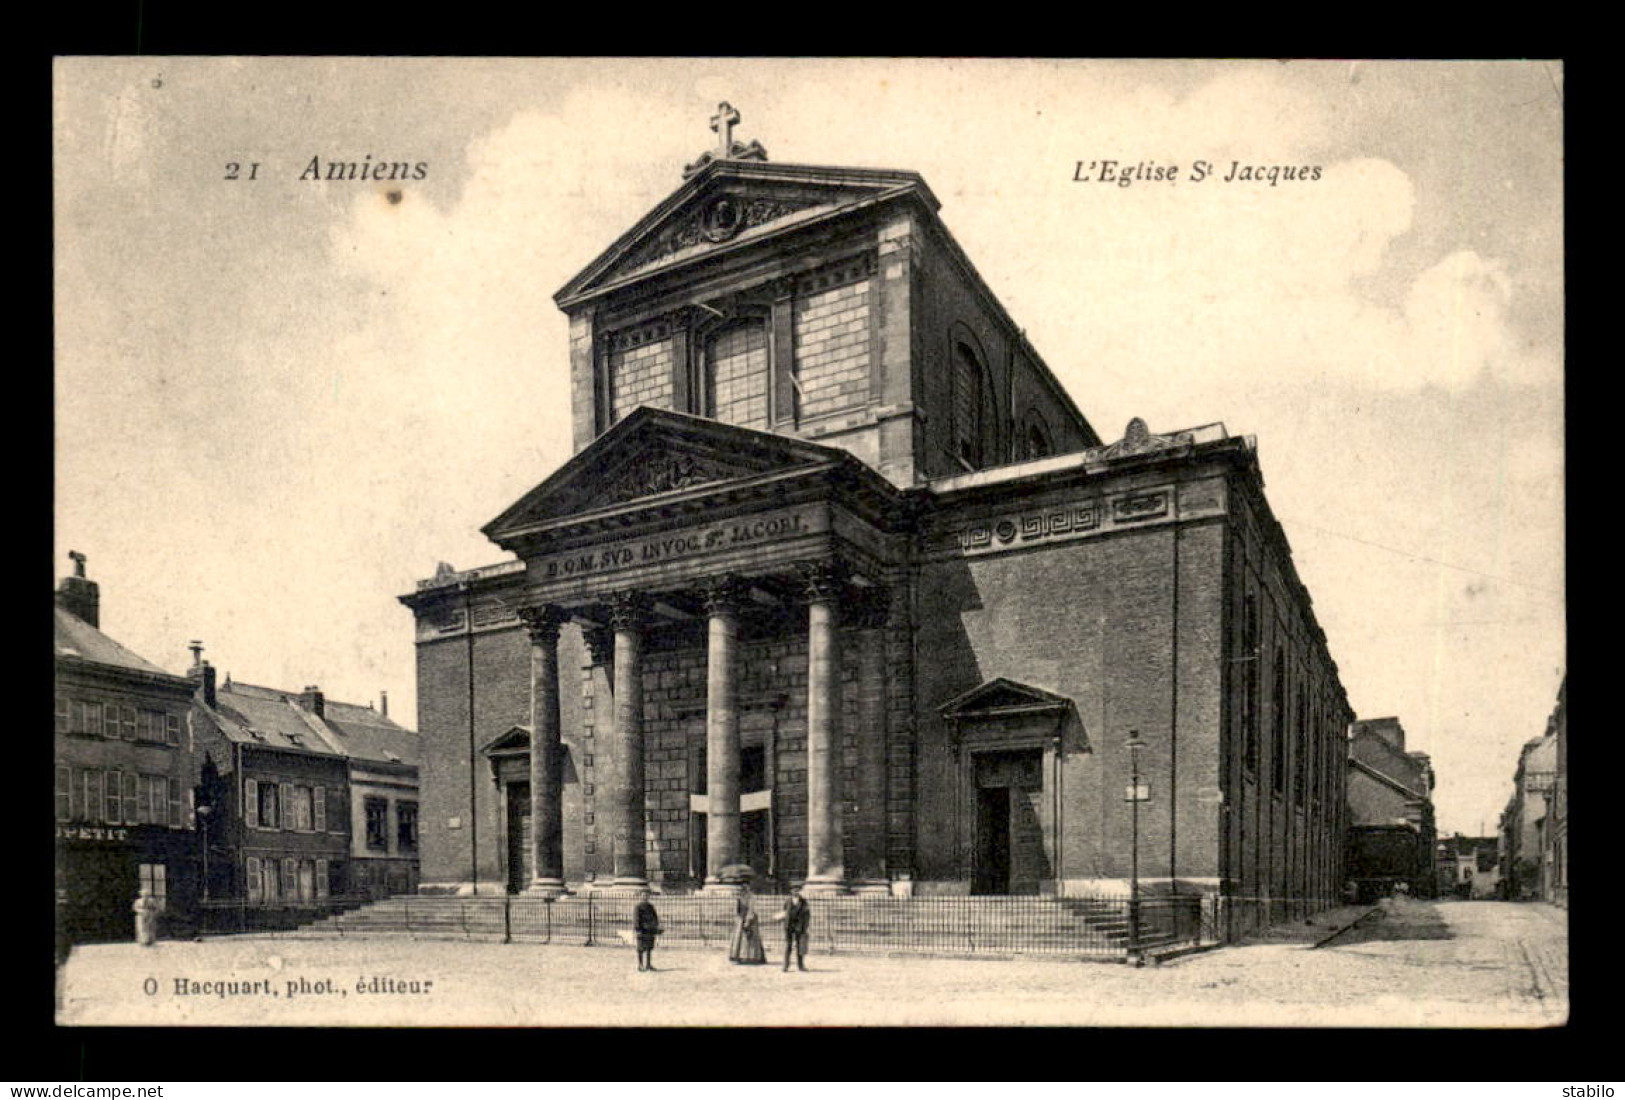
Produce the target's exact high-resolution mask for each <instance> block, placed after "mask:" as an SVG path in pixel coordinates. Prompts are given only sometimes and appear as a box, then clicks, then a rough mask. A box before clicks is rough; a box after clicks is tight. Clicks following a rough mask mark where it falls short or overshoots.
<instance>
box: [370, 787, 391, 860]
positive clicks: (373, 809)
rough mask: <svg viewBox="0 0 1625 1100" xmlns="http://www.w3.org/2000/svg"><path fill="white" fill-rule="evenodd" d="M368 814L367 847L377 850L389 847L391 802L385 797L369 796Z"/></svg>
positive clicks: (385, 849)
mask: <svg viewBox="0 0 1625 1100" xmlns="http://www.w3.org/2000/svg"><path fill="white" fill-rule="evenodd" d="M365 809H366V815H367V847H368V848H370V849H372V850H373V851H376V852H383V851H387V850H388V849H389V802H388V800H387V799H383V798H369V799H367V801H366V803H365Z"/></svg>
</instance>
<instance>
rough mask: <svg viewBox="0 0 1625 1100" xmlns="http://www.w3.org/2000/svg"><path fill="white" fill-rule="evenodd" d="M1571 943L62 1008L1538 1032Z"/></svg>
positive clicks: (467, 969)
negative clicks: (1153, 963)
mask: <svg viewBox="0 0 1625 1100" xmlns="http://www.w3.org/2000/svg"><path fill="white" fill-rule="evenodd" d="M1567 939H1568V937H1567V922H1566V914H1565V913H1564V912H1563V911H1562V910H1557V909H1551V908H1550V907H1548V906H1543V905H1532V904H1516V903H1509V902H1445V903H1434V902H1423V901H1410V900H1405V899H1401V900H1399V901H1395V902H1391V903H1388V904H1385V905H1384V906H1383V908H1382V910H1381V912H1380V913H1379V914H1378V915H1377V916H1376V917H1374V918H1373V919H1371V920H1369V921H1366V922H1362V923H1361V925H1360V926H1359V927H1357V928H1355V929H1353V930H1351V931H1350V932H1348V933H1347V934H1346V935H1344V936H1342V937H1339V939H1337V940H1335V941H1333V942H1332V943H1331V944H1328V945H1327V946H1326V947H1322V948H1319V949H1313V948H1311V947H1310V946H1309V945H1307V944H1304V943H1263V944H1256V945H1247V946H1239V947H1229V948H1225V949H1222V950H1218V951H1211V952H1207V953H1204V954H1199V955H1193V956H1189V957H1187V958H1183V959H1179V960H1176V961H1173V962H1170V963H1168V964H1166V965H1163V966H1160V967H1147V968H1145V969H1135V968H1132V967H1128V966H1118V965H1102V964H1100V963H1077V962H1065V961H1060V960H1055V959H1035V958H1017V959H1014V960H1008V961H1006V960H983V959H978V960H961V959H932V958H898V957H874V956H855V955H849V956H828V955H818V954H814V955H811V956H809V958H808V965H809V967H810V971H809V972H808V973H805V974H802V973H794V972H793V973H789V974H786V973H783V972H782V971H781V970H780V969H779V966H778V965H777V964H774V963H772V962H771V961H770V963H769V965H767V966H758V967H740V966H736V965H733V964H730V963H729V962H728V961H727V959H726V958H725V957H724V952H723V951H722V950H721V949H713V950H709V951H706V950H681V949H668V948H665V947H662V948H661V949H660V950H658V951H656V953H655V963H656V966H657V967H658V968H659V969H657V970H656V971H655V972H654V973H648V974H641V973H637V972H636V970H635V968H634V956H633V953H632V952H631V951H630V950H629V949H627V948H624V947H620V946H601V947H591V948H587V947H578V946H557V945H554V946H548V945H540V944H499V943H469V942H459V941H451V940H411V939H407V938H398V937H392V938H379V939H368V940H364V941H361V940H356V939H353V938H350V939H343V940H337V939H335V940H319V939H274V938H257V937H230V938H226V939H215V940H209V941H205V942H201V943H183V942H165V943H160V944H158V945H157V946H155V947H151V948H140V947H137V946H135V945H126V944H107V945H92V946H87V947H83V948H80V949H78V950H76V951H75V952H74V953H73V956H72V957H71V958H70V959H69V961H68V964H67V966H66V968H65V970H64V973H63V982H62V992H61V1002H60V1004H61V1007H60V1009H59V1013H58V1021H59V1022H60V1023H62V1024H66V1025H201V1026H210V1025H225V1026H241V1025H300V1026H331V1025H362V1026H405V1025H457V1026H510V1027H511V1026H544V1027H545V1026H617V1025H629V1026H662V1025H673V1024H704V1025H724V1026H726V1025H736V1024H740V1023H749V1024H751V1025H756V1026H787V1025H860V1024H871V1025H873V1024H885V1025H906V1026H918V1025H961V1026H963V1025H973V1026H974V1025H1027V1024H1034V1025H1072V1026H1106V1027H1110V1026H1133V1027H1145V1026H1158V1025H1166V1026H1181V1027H1211V1026H1223V1027H1233V1026H1246V1025H1268V1026H1276V1027H1299V1026H1344V1027H1428V1026H1460V1027H1508V1028H1536V1027H1549V1026H1553V1025H1555V1024H1560V1023H1562V1022H1563V1021H1564V1020H1565V1019H1566V1017H1567V1012H1568V946H1567ZM767 946H768V952H769V957H770V960H771V957H772V954H773V951H774V949H775V947H777V946H778V944H777V942H776V941H775V942H770V943H769V944H768V945H767ZM177 983H179V984H177Z"/></svg>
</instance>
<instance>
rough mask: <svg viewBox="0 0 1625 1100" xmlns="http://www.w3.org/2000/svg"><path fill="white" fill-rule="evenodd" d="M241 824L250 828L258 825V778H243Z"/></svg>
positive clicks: (256, 827)
mask: <svg viewBox="0 0 1625 1100" xmlns="http://www.w3.org/2000/svg"><path fill="white" fill-rule="evenodd" d="M243 824H245V825H247V826H248V827H249V828H250V829H258V828H259V827H260V785H259V781H258V780H254V779H245V780H243Z"/></svg>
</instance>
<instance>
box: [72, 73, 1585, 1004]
mask: <svg viewBox="0 0 1625 1100" xmlns="http://www.w3.org/2000/svg"><path fill="white" fill-rule="evenodd" d="M1563 79H1564V69H1563V65H1562V63H1561V62H1559V61H1541V60H1516V61H1493V60H1490V61H1395V60H1383V61H1358V60H1352V61H1351V60H1276V59H1261V60H1244V59H1243V60H1228V61H1220V60H1171V59H1160V60H1132V59H1105V60H1091V59H1042V60H1039V59H1019V58H1003V59H953V58H855V57H854V58H749V57H738V58H702V57H694V58H676V57H638V58H617V57H601V58H451V57H444V58H435V57H400V58H359V57H352V58H338V57H225V56H222V57H200V56H188V57H166V56H130V57H84V56H69V57H57V58H56V59H55V60H54V62H53V66H52V108H53V119H52V140H53V161H52V176H53V195H52V197H53V210H52V230H51V233H52V252H53V274H52V278H53V311H54V312H53V320H54V336H53V340H54V346H53V349H52V350H53V353H54V363H53V373H54V418H53V434H54V443H53V445H54V532H53V535H54V550H53V555H54V556H53V559H52V560H53V568H54V574H53V576H52V578H51V583H52V586H53V593H54V606H53V624H54V637H55V646H54V667H55V704H54V706H55V709H54V716H55V740H54V779H55V812H56V831H55V849H54V852H55V857H54V868H55V896H54V900H55V910H54V920H53V927H54V930H55V938H56V946H55V959H56V965H55V983H56V984H55V1009H54V1011H55V1021H56V1023H57V1024H58V1025H59V1026H61V1027H64V1028H69V1029H71V1028H86V1029H89V1028H103V1027H118V1028H123V1027H155V1026H156V1027H200V1028H209V1027H244V1026H249V1027H303V1028H310V1027H324V1028H325V1027H341V1028H342V1027H367V1028H382V1027H431V1028H452V1027H457V1028H468V1027H546V1028H563V1027H569V1028H582V1027H590V1028H625V1027H639V1028H646V1027H680V1026H705V1027H762V1026H768V1027H793V1026H853V1027H882V1026H886V1027H896V1026H908V1027H947V1026H953V1027H965V1026H972V1027H984V1026H997V1027H1029V1026H1032V1027H1038V1026H1043V1027H1054V1026H1064V1027H1101V1028H1147V1027H1152V1028H1212V1027H1258V1028H1282V1027H1291V1028H1322V1027H1337V1028H1415V1029H1422V1028H1505V1029H1551V1028H1557V1027H1562V1026H1564V1025H1566V1024H1568V1023H1569V1022H1570V1003H1569V950H1568V941H1569V920H1568V918H1569V891H1568V885H1569V876H1568V831H1567V824H1568V799H1567V790H1568V756H1567V709H1566V708H1567V696H1566V691H1567V677H1566V672H1567V660H1568V656H1567V650H1566V630H1567V611H1566V598H1565V591H1566V576H1565V554H1566V547H1565V541H1564V539H1565V536H1564V514H1565V512H1564V509H1565V452H1564V445H1565V424H1564V385H1565V378H1564V376H1565V361H1564V355H1565V348H1564V335H1565V322H1564V318H1565V287H1564V263H1565V257H1564V199H1565V192H1564V148H1563V135H1564V104H1563V86H1564V85H1563Z"/></svg>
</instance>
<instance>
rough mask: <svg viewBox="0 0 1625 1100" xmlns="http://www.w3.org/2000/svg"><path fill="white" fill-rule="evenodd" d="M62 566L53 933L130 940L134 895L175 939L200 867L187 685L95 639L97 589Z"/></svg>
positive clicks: (185, 923) (99, 636)
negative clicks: (150, 905)
mask: <svg viewBox="0 0 1625 1100" xmlns="http://www.w3.org/2000/svg"><path fill="white" fill-rule="evenodd" d="M72 557H73V559H74V574H73V576H70V577H67V578H65V579H64V580H63V581H62V584H61V587H60V588H58V590H57V593H56V607H55V609H54V616H55V622H54V626H55V653H56V746H55V756H56V894H57V921H58V923H59V928H58V933H59V935H61V936H64V937H66V938H67V939H68V940H70V941H72V942H76V943H83V942H90V941H97V940H123V939H130V938H132V937H133V936H134V934H135V916H134V911H133V910H132V908H131V906H132V904H133V903H134V901H135V898H136V895H137V893H138V892H139V891H140V889H141V887H142V886H143V885H145V886H147V887H149V888H150V889H151V891H152V893H153V894H154V895H155V896H156V897H157V898H158V899H159V902H160V904H161V906H162V911H161V915H160V918H159V934H160V935H166V936H167V935H186V934H189V933H190V932H191V931H192V929H193V928H194V927H195V922H196V919H197V905H196V902H197V894H198V865H199V862H200V850H199V844H198V838H197V834H196V832H195V831H194V829H193V815H192V790H193V788H194V787H195V786H196V785H197V782H198V763H199V756H198V755H197V753H195V752H194V751H193V750H194V745H193V740H192V734H191V729H190V726H189V724H188V722H187V711H188V706H189V703H190V701H191V694H192V684H191V681H189V680H187V679H186V678H185V677H184V676H175V675H172V674H171V673H168V672H165V671H164V670H163V669H161V668H159V667H158V666H157V665H155V664H153V663H152V662H150V661H147V660H145V659H143V658H141V657H138V656H136V655H135V654H134V653H131V652H130V651H129V650H127V649H125V648H124V647H123V646H121V645H119V644H118V643H117V642H115V641H114V640H113V639H112V638H109V637H108V636H107V635H106V634H103V633H102V632H101V629H100V622H101V619H100V590H99V587H98V585H97V584H96V582H95V581H92V580H89V579H88V578H87V577H86V576H85V558H84V555H82V554H77V553H76V554H74V555H72Z"/></svg>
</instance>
